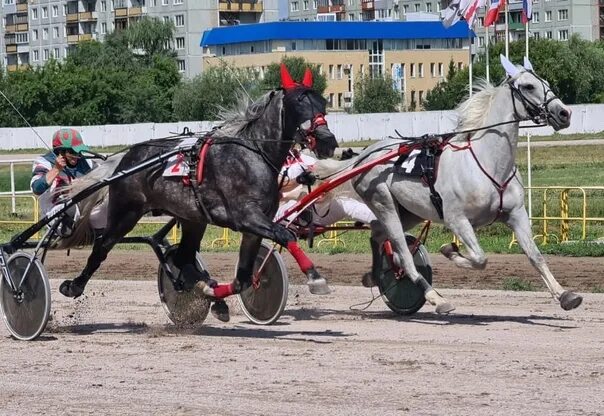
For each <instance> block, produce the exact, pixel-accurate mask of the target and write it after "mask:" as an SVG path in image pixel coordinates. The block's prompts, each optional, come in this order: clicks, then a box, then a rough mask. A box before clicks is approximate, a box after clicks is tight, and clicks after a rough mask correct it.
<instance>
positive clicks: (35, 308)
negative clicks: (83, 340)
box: [0, 253, 50, 341]
mask: <svg viewBox="0 0 604 416" xmlns="http://www.w3.org/2000/svg"><path fill="white" fill-rule="evenodd" d="M7 267H8V269H9V270H10V274H11V277H12V279H13V282H14V284H15V285H19V283H20V282H21V280H23V283H22V284H21V286H20V287H19V288H18V290H17V292H13V290H12V289H11V287H10V285H9V284H8V282H7V281H6V280H5V279H4V277H1V276H0V279H1V280H0V306H1V307H2V318H3V319H4V322H5V323H6V326H7V328H8V330H9V331H10V333H11V334H12V335H13V336H14V337H15V338H17V339H20V340H23V341H29V340H32V339H34V338H36V337H38V335H40V334H41V333H42V331H44V328H46V324H47V323H48V317H49V316H50V284H49V282H48V276H47V275H46V270H45V269H44V266H43V265H42V263H41V262H40V260H38V259H33V261H32V256H31V255H29V254H27V253H15V254H13V255H12V256H11V257H10V258H9V259H8V261H7ZM26 271H27V275H25V272H26ZM24 275H25V279H23V276H24Z"/></svg>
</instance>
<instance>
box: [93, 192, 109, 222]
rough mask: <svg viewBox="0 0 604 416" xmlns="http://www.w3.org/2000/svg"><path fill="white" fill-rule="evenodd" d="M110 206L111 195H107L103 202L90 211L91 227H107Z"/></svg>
mask: <svg viewBox="0 0 604 416" xmlns="http://www.w3.org/2000/svg"><path fill="white" fill-rule="evenodd" d="M108 206H109V197H105V199H104V200H103V202H101V203H100V204H97V205H96V206H95V207H94V208H92V211H91V212H90V220H89V222H90V227H92V228H93V229H94V230H98V229H100V228H105V227H106V226H107V208H108Z"/></svg>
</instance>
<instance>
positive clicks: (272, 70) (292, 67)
mask: <svg viewBox="0 0 604 416" xmlns="http://www.w3.org/2000/svg"><path fill="white" fill-rule="evenodd" d="M282 63H283V64H285V66H287V69H288V71H289V74H290V75H291V76H292V78H293V79H294V81H297V82H302V78H303V77H304V73H305V72H306V69H307V68H310V70H311V72H312V78H313V89H314V90H315V91H317V92H318V93H319V94H323V92H324V91H325V88H327V78H326V77H325V75H322V74H321V73H320V72H319V65H316V64H313V63H310V62H308V61H307V60H306V59H304V58H302V57H299V56H284V57H283V59H281V62H280V63H278V64H277V63H272V64H270V65H269V66H268V67H267V68H266V71H265V73H264V79H263V80H262V88H263V89H264V90H273V89H276V88H280V87H281V64H282Z"/></svg>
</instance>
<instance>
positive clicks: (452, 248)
mask: <svg viewBox="0 0 604 416" xmlns="http://www.w3.org/2000/svg"><path fill="white" fill-rule="evenodd" d="M445 225H446V226H447V227H448V228H449V229H450V230H451V231H452V232H453V233H454V234H455V235H456V236H457V237H459V239H460V240H461V242H462V243H464V245H465V246H466V249H467V251H466V253H465V254H463V255H462V254H461V253H460V252H459V248H458V247H457V245H456V244H454V243H451V244H446V245H444V246H442V247H441V248H440V252H441V253H442V254H443V255H444V256H445V257H447V258H448V259H449V260H452V261H453V262H454V263H455V265H457V266H459V267H464V268H467V269H479V270H484V268H485V267H487V256H486V255H485V253H484V251H483V250H482V247H480V244H479V243H478V239H477V238H476V234H475V233H474V228H473V227H472V224H470V221H468V219H467V218H465V217H463V218H462V219H456V220H451V219H449V218H445Z"/></svg>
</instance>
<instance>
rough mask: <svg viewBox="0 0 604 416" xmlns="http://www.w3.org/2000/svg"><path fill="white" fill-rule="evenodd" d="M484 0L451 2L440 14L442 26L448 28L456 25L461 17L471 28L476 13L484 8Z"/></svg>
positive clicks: (457, 0) (456, 0)
mask: <svg viewBox="0 0 604 416" xmlns="http://www.w3.org/2000/svg"><path fill="white" fill-rule="evenodd" d="M485 1H486V0H453V1H451V3H450V4H449V7H447V8H446V9H444V10H443V11H442V12H441V14H442V18H443V26H444V27H450V26H453V25H454V24H455V23H457V22H458V21H459V20H460V19H461V18H462V17H463V18H464V20H465V21H466V22H468V26H469V27H472V25H473V24H474V20H475V19H476V12H477V11H478V9H479V8H480V7H482V6H484V3H485Z"/></svg>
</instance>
